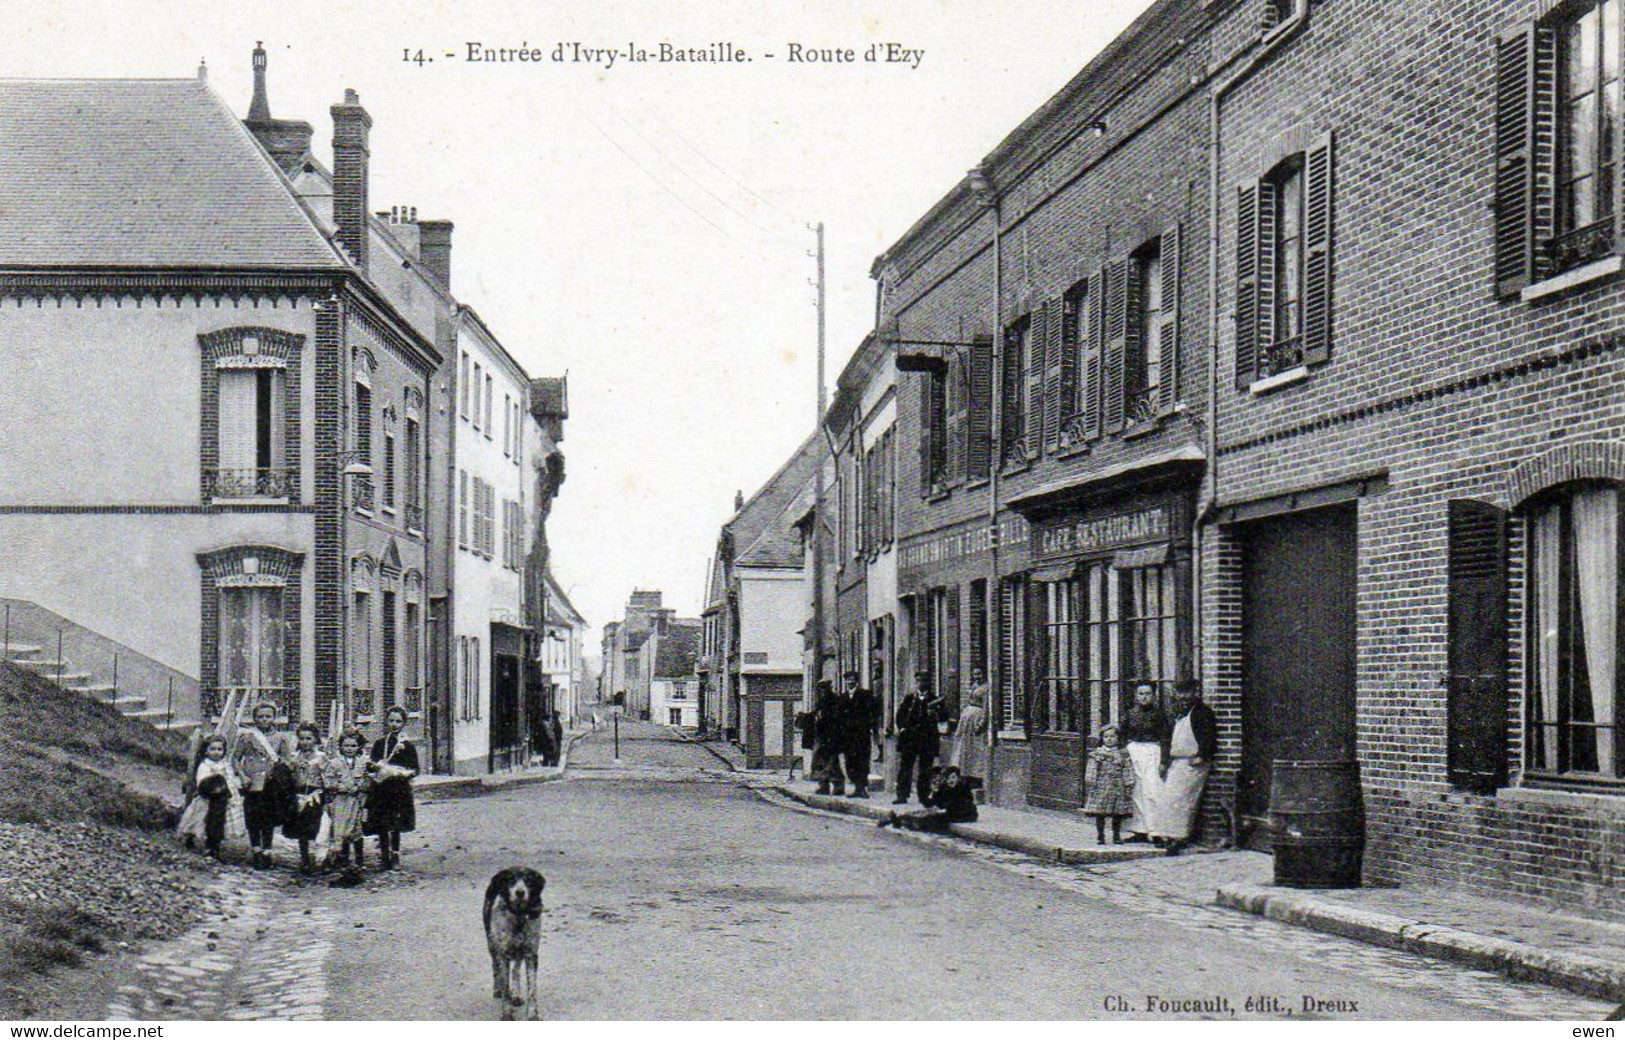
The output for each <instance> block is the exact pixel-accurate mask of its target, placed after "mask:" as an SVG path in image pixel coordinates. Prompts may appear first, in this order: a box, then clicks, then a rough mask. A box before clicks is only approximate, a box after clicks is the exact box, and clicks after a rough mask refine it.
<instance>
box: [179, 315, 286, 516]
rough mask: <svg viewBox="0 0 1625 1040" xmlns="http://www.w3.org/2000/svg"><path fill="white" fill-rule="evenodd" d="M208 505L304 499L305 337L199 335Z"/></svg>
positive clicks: (256, 331) (275, 332)
mask: <svg viewBox="0 0 1625 1040" xmlns="http://www.w3.org/2000/svg"><path fill="white" fill-rule="evenodd" d="M198 344H199V348H200V350H201V352H202V375H203V384H202V391H201V393H202V408H201V410H200V411H201V414H202V424H203V425H202V430H201V439H200V446H201V454H202V464H203V473H202V492H203V500H204V501H205V502H218V501H232V500H240V499H297V498H298V497H299V455H300V443H299V442H300V430H301V423H300V413H299V381H300V378H299V377H300V370H299V355H300V351H301V349H302V348H303V345H304V337H303V336H299V335H296V334H294V333H291V332H284V331H282V330H280V329H270V328H253V327H238V328H230V329H220V330H218V331H216V332H210V333H205V334H204V335H202V336H199V337H198Z"/></svg>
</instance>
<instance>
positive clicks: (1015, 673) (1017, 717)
mask: <svg viewBox="0 0 1625 1040" xmlns="http://www.w3.org/2000/svg"><path fill="white" fill-rule="evenodd" d="M1022 597H1023V593H1022V589H1021V583H1020V581H1019V579H1015V578H1007V579H1005V580H1004V581H1003V582H1001V583H1000V584H999V691H1000V694H1001V697H1000V701H1001V703H1000V705H999V708H1000V719H1001V723H1002V724H1001V726H1000V728H1001V729H1004V730H1014V729H1016V728H1017V727H1018V726H1020V725H1021V724H1022V720H1023V718H1024V717H1025V715H1026V712H1025V710H1024V709H1023V707H1022V703H1021V688H1022V681H1023V678H1022V670H1023V665H1024V664H1025V662H1026V651H1025V649H1024V648H1025V645H1026V638H1025V637H1026V631H1025V627H1024V626H1023V624H1022V621H1023V616H1022V615H1023V613H1024V611H1023V609H1022V608H1023V607H1024V606H1025V602H1024V600H1023V598H1022Z"/></svg>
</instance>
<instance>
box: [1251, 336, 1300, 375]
mask: <svg viewBox="0 0 1625 1040" xmlns="http://www.w3.org/2000/svg"><path fill="white" fill-rule="evenodd" d="M1260 360H1261V364H1260V365H1259V369H1260V371H1259V373H1258V375H1259V378H1261V379H1268V378H1269V377H1270V376H1278V375H1280V374H1281V373H1282V372H1290V371H1292V370H1293V369H1294V368H1298V367H1300V366H1302V365H1303V338H1302V337H1300V336H1293V337H1292V338H1291V339H1283V340H1281V341H1280V342H1278V343H1271V344H1270V345H1269V346H1267V347H1265V348H1264V356H1263V358H1262V359H1260Z"/></svg>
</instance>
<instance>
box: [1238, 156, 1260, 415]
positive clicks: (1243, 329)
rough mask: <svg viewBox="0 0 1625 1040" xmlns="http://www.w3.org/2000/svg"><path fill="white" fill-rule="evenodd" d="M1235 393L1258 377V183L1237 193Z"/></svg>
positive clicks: (1252, 183)
mask: <svg viewBox="0 0 1625 1040" xmlns="http://www.w3.org/2000/svg"><path fill="white" fill-rule="evenodd" d="M1235 327H1236V389H1238V390H1245V389H1247V387H1249V386H1251V385H1252V382H1253V377H1254V376H1255V375H1256V374H1257V373H1258V182H1257V181H1251V182H1249V183H1247V184H1243V185H1242V186H1241V187H1239V188H1237V189H1236V311H1235Z"/></svg>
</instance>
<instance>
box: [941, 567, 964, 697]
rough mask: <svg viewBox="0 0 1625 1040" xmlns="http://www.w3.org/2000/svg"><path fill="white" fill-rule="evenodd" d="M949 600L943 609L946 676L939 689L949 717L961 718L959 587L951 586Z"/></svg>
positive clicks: (947, 597)
mask: <svg viewBox="0 0 1625 1040" xmlns="http://www.w3.org/2000/svg"><path fill="white" fill-rule="evenodd" d="M944 596H945V598H946V600H947V602H946V604H945V605H944V608H943V615H944V627H945V628H946V629H947V631H945V632H943V634H942V637H943V638H942V644H943V645H942V650H943V653H942V662H943V666H944V674H943V677H942V684H941V685H940V686H939V687H938V688H939V689H940V690H942V692H943V694H944V695H945V696H946V697H947V700H948V704H947V709H948V717H949V718H951V719H957V718H958V717H959V668H960V663H959V662H960V657H959V651H960V646H959V586H958V585H953V586H950V587H949V588H948V589H947V591H946V592H945V593H944Z"/></svg>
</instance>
